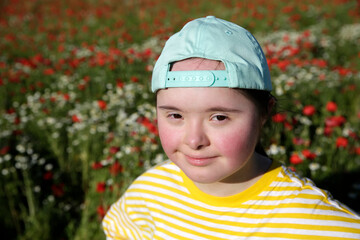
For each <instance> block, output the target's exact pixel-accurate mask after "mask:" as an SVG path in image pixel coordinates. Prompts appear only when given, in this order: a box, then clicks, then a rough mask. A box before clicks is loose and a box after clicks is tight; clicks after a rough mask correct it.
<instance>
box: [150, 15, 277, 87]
mask: <svg viewBox="0 0 360 240" xmlns="http://www.w3.org/2000/svg"><path fill="white" fill-rule="evenodd" d="M194 57H197V58H205V59H210V60H217V61H221V62H223V63H224V65H225V68H226V70H196V71H171V70H170V69H171V64H172V63H174V62H177V61H180V60H184V59H188V58H194ZM169 87H229V88H245V89H257V90H266V91H271V90H272V85H271V78H270V72H269V68H268V65H267V61H266V58H265V55H264V53H263V51H262V49H261V47H260V45H259V43H258V42H257V40H256V39H255V37H254V36H253V35H252V34H251V33H250V32H249V31H247V30H246V29H244V28H242V27H240V26H238V25H236V24H235V23H232V22H228V21H226V20H223V19H220V18H216V17H214V16H207V17H204V18H198V19H195V20H193V21H190V22H188V23H187V24H185V26H184V27H183V28H182V29H181V30H180V31H179V32H177V33H175V34H174V35H172V36H171V37H170V38H169V39H168V40H167V42H166V43H165V46H164V48H163V50H162V52H161V54H160V56H159V58H158V60H157V61H156V63H155V66H154V70H153V74H152V81H151V90H152V91H153V92H156V91H157V90H159V89H165V88H169Z"/></svg>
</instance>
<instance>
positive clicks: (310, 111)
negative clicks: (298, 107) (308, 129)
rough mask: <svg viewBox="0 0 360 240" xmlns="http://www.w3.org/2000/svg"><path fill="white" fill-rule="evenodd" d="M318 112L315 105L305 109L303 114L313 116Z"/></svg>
mask: <svg viewBox="0 0 360 240" xmlns="http://www.w3.org/2000/svg"><path fill="white" fill-rule="evenodd" d="M315 112H316V108H315V107H314V106H313V105H307V106H305V107H304V108H303V114H304V115H306V116H312V115H314V114H315Z"/></svg>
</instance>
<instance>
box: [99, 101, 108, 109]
mask: <svg viewBox="0 0 360 240" xmlns="http://www.w3.org/2000/svg"><path fill="white" fill-rule="evenodd" d="M97 103H98V106H99V108H100V109H101V110H105V109H106V107H107V104H106V102H105V101H103V100H98V101H97Z"/></svg>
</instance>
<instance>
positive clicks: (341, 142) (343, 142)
mask: <svg viewBox="0 0 360 240" xmlns="http://www.w3.org/2000/svg"><path fill="white" fill-rule="evenodd" d="M348 143H349V141H348V139H347V138H344V137H338V138H337V139H336V147H337V148H345V147H347V145H348Z"/></svg>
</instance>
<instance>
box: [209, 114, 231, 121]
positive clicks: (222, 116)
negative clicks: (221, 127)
mask: <svg viewBox="0 0 360 240" xmlns="http://www.w3.org/2000/svg"><path fill="white" fill-rule="evenodd" d="M227 119H228V117H227V116H224V115H216V116H213V117H212V120H214V121H219V122H220V121H224V120H227Z"/></svg>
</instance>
